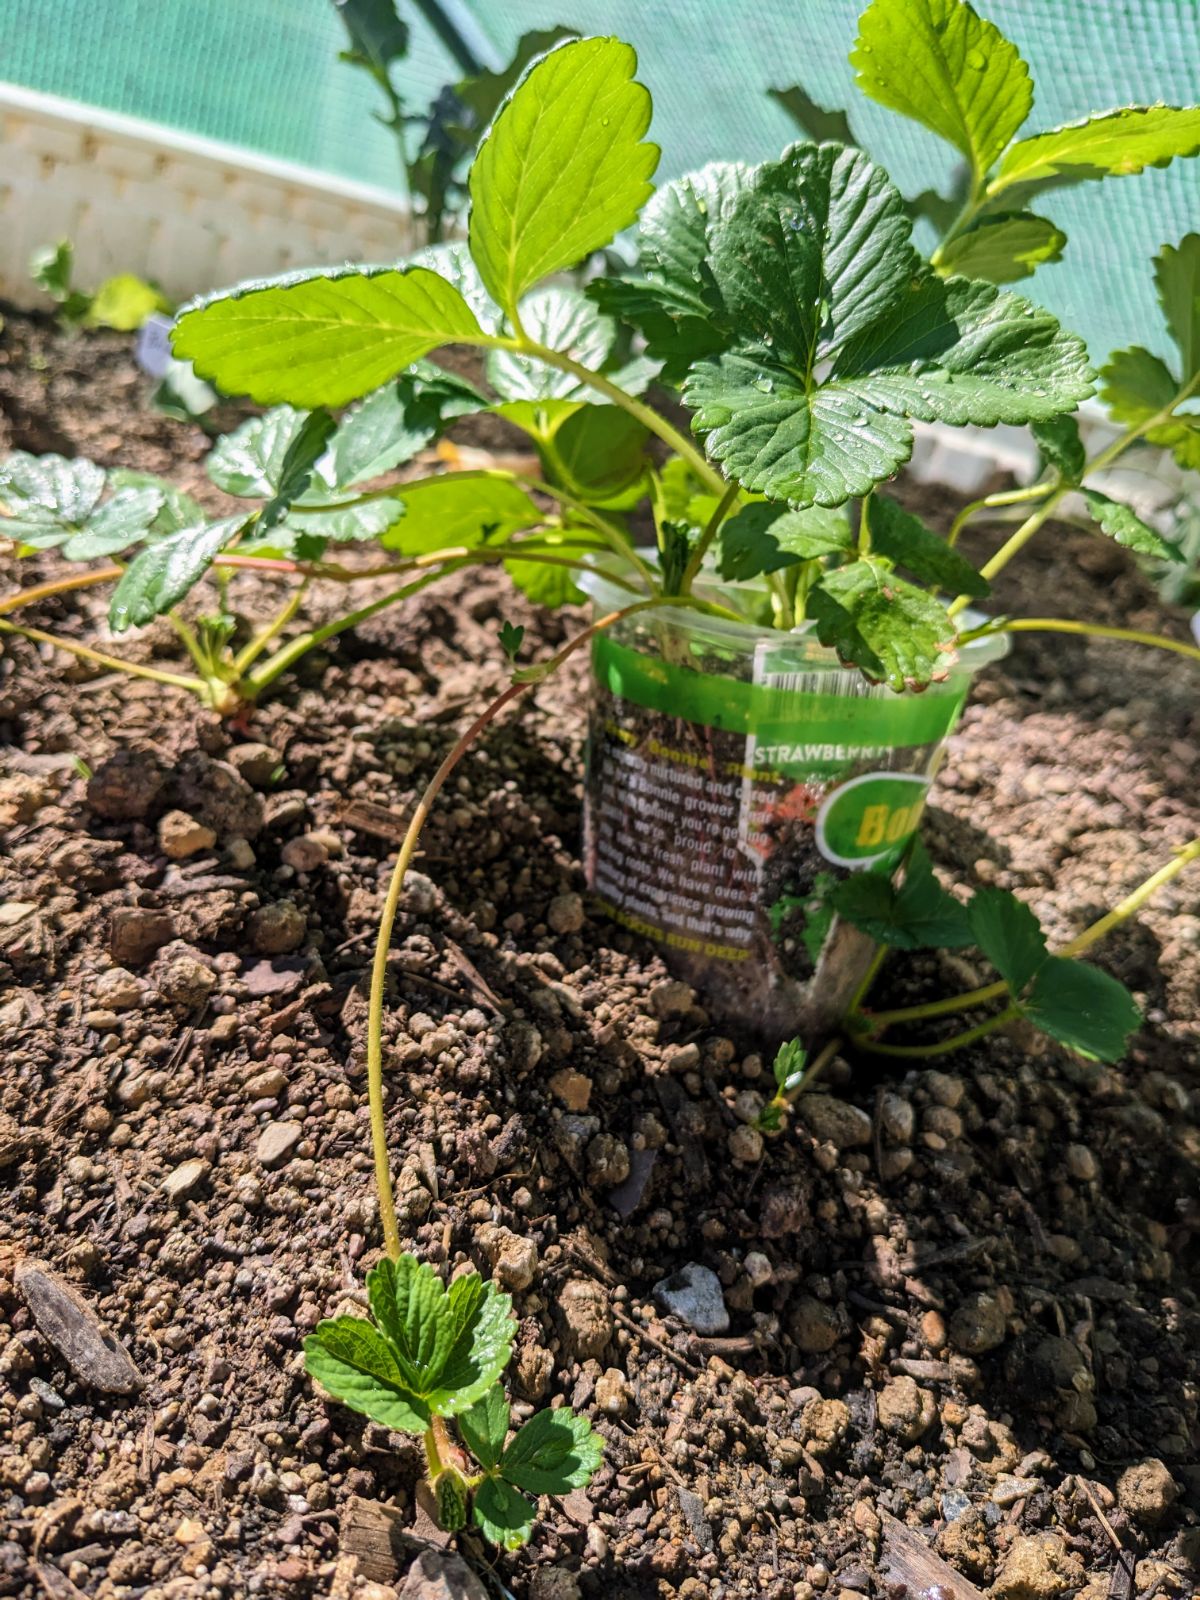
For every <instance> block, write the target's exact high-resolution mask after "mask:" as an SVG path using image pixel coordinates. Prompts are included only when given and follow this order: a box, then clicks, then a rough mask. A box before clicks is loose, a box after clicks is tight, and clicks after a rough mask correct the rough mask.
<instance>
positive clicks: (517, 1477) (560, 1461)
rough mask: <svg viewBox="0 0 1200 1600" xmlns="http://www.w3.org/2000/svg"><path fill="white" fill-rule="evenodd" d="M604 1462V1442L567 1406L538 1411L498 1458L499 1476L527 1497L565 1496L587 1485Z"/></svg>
mask: <svg viewBox="0 0 1200 1600" xmlns="http://www.w3.org/2000/svg"><path fill="white" fill-rule="evenodd" d="M603 1458H604V1441H603V1440H602V1439H601V1438H600V1436H599V1434H597V1433H594V1432H593V1431H592V1427H591V1424H590V1423H589V1422H588V1420H587V1418H586V1417H581V1416H577V1415H576V1414H575V1412H574V1411H572V1410H571V1409H570V1407H569V1406H562V1407H560V1408H559V1409H558V1410H556V1411H551V1410H547V1411H538V1412H536V1413H535V1414H534V1415H533V1416H532V1417H530V1419H529V1421H528V1422H527V1423H525V1424H524V1426H523V1427H522V1428H521V1429H520V1431H519V1432H518V1433H517V1435H516V1437H515V1438H514V1439H513V1441H512V1443H511V1444H510V1445H509V1447H508V1449H507V1450H506V1451H505V1452H504V1454H503V1455H502V1456H501V1458H500V1467H499V1472H500V1475H501V1477H503V1478H504V1479H506V1480H507V1482H509V1483H511V1484H513V1485H515V1487H516V1488H518V1489H524V1490H525V1491H526V1493H528V1494H568V1493H569V1492H570V1491H571V1490H572V1489H582V1488H583V1487H584V1485H585V1484H587V1483H588V1482H590V1480H591V1477H592V1474H593V1473H594V1472H595V1471H596V1470H597V1468H598V1467H599V1465H600V1463H601V1461H602V1460H603Z"/></svg>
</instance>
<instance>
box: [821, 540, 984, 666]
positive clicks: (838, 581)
mask: <svg viewBox="0 0 1200 1600" xmlns="http://www.w3.org/2000/svg"><path fill="white" fill-rule="evenodd" d="M808 610H809V615H810V616H811V617H812V619H813V621H814V623H815V625H816V630H817V638H818V639H819V640H820V641H821V643H822V644H823V645H827V646H828V647H829V648H831V649H834V650H836V651H837V653H838V655H839V656H841V658H842V659H843V660H844V661H848V662H851V663H852V664H853V665H854V666H856V667H859V668H860V669H861V670H862V671H863V672H864V673H865V674H866V676H867V677H868V678H872V679H874V680H876V681H882V682H885V683H886V684H887V685H888V686H889V688H892V689H895V690H896V692H897V693H899V692H900V691H901V690H902V689H905V688H917V687H923V686H924V685H926V684H928V683H930V682H931V681H932V680H933V678H934V677H936V676H937V675H939V674H941V675H942V676H944V675H945V673H946V671H947V669H948V668H949V666H950V663H951V662H952V661H953V659H954V650H953V643H954V638H955V634H956V629H955V626H954V621H953V619H952V618H951V617H950V615H949V613H948V612H947V610H946V607H945V606H944V605H943V604H942V602H941V601H940V600H937V599H935V598H934V597H933V595H931V594H927V593H926V592H925V590H924V589H918V588H917V587H916V585H915V584H911V583H908V582H906V580H905V579H903V578H897V577H896V575H895V573H893V572H891V571H890V570H889V569H888V567H887V566H886V565H885V564H883V563H881V562H879V561H876V560H863V561H855V562H852V563H851V564H850V565H849V566H847V567H839V568H837V569H836V570H835V571H833V572H827V573H825V575H824V576H823V577H822V579H821V582H820V583H819V584H818V585H817V586H816V587H815V588H814V589H813V590H812V592H811V593H810V595H809V597H808Z"/></svg>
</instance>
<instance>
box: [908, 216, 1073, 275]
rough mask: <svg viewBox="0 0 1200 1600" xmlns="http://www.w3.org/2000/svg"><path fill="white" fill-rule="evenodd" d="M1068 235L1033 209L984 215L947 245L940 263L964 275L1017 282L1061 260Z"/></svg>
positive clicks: (950, 270)
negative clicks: (1047, 263)
mask: <svg viewBox="0 0 1200 1600" xmlns="http://www.w3.org/2000/svg"><path fill="white" fill-rule="evenodd" d="M1066 242H1067V236H1066V234H1065V233H1064V232H1063V231H1062V229H1061V228H1056V227H1055V226H1054V224H1053V223H1052V222H1049V221H1047V219H1046V218H1045V217H1039V216H1036V215H1035V214H1034V213H1033V212H1032V211H1010V212H1001V213H997V214H996V215H994V216H988V217H982V218H981V219H980V220H979V221H978V222H977V223H976V224H975V226H974V227H973V228H972V229H971V230H970V232H969V233H960V234H959V235H958V236H957V237H956V238H954V239H951V241H950V243H949V244H947V245H944V246H943V247H942V250H941V254H940V257H939V262H940V266H941V267H942V268H944V269H945V270H946V271H947V272H961V273H962V275H963V277H964V278H983V279H984V280H985V281H986V282H988V283H1015V282H1016V281H1017V279H1018V278H1028V277H1030V276H1032V274H1033V273H1034V272H1035V271H1036V270H1037V268H1038V267H1040V266H1041V265H1042V263H1043V262H1045V261H1058V260H1059V259H1060V258H1061V256H1062V252H1063V246H1064V245H1065V244H1066Z"/></svg>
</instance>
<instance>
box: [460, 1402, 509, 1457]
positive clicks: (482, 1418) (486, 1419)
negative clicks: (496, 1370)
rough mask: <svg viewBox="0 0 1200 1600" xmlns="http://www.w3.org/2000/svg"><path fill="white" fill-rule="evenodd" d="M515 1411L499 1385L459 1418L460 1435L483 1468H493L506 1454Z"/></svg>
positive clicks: (461, 1413)
mask: <svg viewBox="0 0 1200 1600" xmlns="http://www.w3.org/2000/svg"><path fill="white" fill-rule="evenodd" d="M511 1415H512V1407H511V1406H510V1405H509V1403H508V1397H507V1396H506V1395H505V1393H504V1390H503V1388H502V1387H501V1386H500V1384H498V1383H494V1384H493V1385H492V1387H491V1388H490V1389H488V1390H486V1392H485V1393H484V1394H482V1395H480V1397H479V1399H478V1400H476V1402H475V1404H474V1405H473V1406H468V1408H467V1409H466V1410H465V1411H460V1412H459V1414H458V1418H457V1421H458V1431H459V1432H460V1433H461V1434H462V1436H463V1440H464V1442H465V1443H466V1446H467V1449H468V1450H469V1451H470V1452H471V1454H472V1455H473V1456H474V1457H475V1459H476V1461H478V1463H479V1465H480V1466H481V1467H487V1468H491V1467H494V1466H495V1465H496V1463H497V1462H498V1461H499V1459H500V1457H501V1456H502V1455H503V1454H504V1441H505V1439H507V1438H508V1427H509V1420H510V1418H511Z"/></svg>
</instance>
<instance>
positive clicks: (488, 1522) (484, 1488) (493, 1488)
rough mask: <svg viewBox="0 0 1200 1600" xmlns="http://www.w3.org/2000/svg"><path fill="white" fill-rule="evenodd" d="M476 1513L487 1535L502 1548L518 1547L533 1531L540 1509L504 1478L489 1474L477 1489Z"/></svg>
mask: <svg viewBox="0 0 1200 1600" xmlns="http://www.w3.org/2000/svg"><path fill="white" fill-rule="evenodd" d="M474 1515H475V1521H476V1524H477V1525H478V1527H479V1529H480V1531H481V1532H482V1534H483V1536H484V1538H485V1539H490V1540H491V1542H492V1543H493V1544H498V1545H499V1546H500V1548H501V1549H502V1550H519V1549H520V1548H521V1546H522V1545H523V1544H524V1543H525V1541H526V1540H527V1539H528V1538H529V1535H530V1534H531V1533H532V1532H533V1524H534V1520H535V1518H536V1516H537V1511H536V1509H535V1507H534V1506H532V1505H531V1504H530V1502H529V1501H528V1500H526V1498H525V1496H524V1495H523V1494H520V1493H519V1492H518V1491H517V1490H516V1489H514V1488H513V1487H512V1485H511V1484H509V1483H505V1482H504V1479H503V1478H496V1477H488V1478H485V1479H484V1480H483V1482H482V1483H481V1484H480V1485H479V1487H478V1489H476V1491H475V1503H474Z"/></svg>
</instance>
